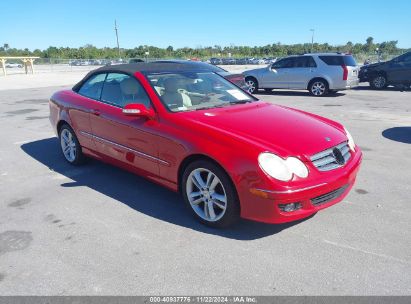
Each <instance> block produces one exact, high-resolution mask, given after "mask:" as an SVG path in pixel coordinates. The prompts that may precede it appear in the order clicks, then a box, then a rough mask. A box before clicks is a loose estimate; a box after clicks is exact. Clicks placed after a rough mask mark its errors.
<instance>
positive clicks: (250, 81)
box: [245, 77, 258, 94]
mask: <svg viewBox="0 0 411 304" xmlns="http://www.w3.org/2000/svg"><path fill="white" fill-rule="evenodd" d="M245 83H246V84H247V86H248V92H249V93H250V94H255V93H257V92H258V81H257V79H255V78H254V77H246V78H245Z"/></svg>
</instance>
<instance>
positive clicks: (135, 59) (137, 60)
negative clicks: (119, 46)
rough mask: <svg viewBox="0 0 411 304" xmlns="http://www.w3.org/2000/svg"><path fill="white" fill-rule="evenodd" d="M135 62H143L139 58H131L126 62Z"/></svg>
mask: <svg viewBox="0 0 411 304" xmlns="http://www.w3.org/2000/svg"><path fill="white" fill-rule="evenodd" d="M137 62H144V60H143V59H141V58H131V59H130V60H129V61H128V63H137Z"/></svg>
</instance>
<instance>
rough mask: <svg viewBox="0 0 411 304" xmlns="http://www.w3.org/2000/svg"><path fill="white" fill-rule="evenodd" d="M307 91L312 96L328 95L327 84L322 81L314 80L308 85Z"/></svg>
mask: <svg viewBox="0 0 411 304" xmlns="http://www.w3.org/2000/svg"><path fill="white" fill-rule="evenodd" d="M308 91H309V92H310V94H311V95H312V96H317V97H322V96H326V95H327V94H328V83H327V81H325V80H324V79H314V80H312V81H311V82H310V84H309V85H308Z"/></svg>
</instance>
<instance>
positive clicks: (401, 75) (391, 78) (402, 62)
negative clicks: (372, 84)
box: [387, 53, 411, 83]
mask: <svg viewBox="0 0 411 304" xmlns="http://www.w3.org/2000/svg"><path fill="white" fill-rule="evenodd" d="M387 78H388V82H390V83H410V82H411V53H409V54H405V55H403V56H400V57H398V58H396V59H393V60H392V61H391V62H390V68H389V69H388V70H387Z"/></svg>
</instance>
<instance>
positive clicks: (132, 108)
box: [123, 103, 155, 119]
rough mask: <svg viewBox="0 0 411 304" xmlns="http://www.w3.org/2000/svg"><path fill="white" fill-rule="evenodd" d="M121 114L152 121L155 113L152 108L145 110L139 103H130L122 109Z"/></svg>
mask: <svg viewBox="0 0 411 304" xmlns="http://www.w3.org/2000/svg"><path fill="white" fill-rule="evenodd" d="M123 114H124V115H127V116H136V117H145V118H147V119H154V116H155V113H154V110H153V109H152V108H148V109H147V108H146V106H145V105H143V104H139V103H130V104H128V105H126V106H125V107H124V108H123Z"/></svg>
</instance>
